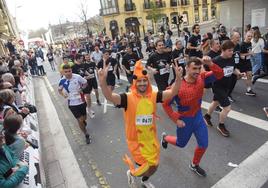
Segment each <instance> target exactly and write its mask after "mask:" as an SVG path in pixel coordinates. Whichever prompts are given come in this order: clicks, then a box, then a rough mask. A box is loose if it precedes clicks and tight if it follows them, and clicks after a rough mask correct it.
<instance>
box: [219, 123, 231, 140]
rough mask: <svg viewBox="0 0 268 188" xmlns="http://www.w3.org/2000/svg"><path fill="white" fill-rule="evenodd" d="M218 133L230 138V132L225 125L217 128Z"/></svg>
mask: <svg viewBox="0 0 268 188" xmlns="http://www.w3.org/2000/svg"><path fill="white" fill-rule="evenodd" d="M217 129H218V131H219V132H220V133H221V134H222V136H225V137H229V136H230V132H229V131H228V130H227V129H226V127H225V125H224V124H219V126H218V127H217Z"/></svg>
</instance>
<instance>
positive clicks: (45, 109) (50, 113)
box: [33, 78, 88, 188]
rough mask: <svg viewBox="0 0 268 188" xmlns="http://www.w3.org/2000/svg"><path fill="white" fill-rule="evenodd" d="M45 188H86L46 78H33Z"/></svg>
mask: <svg viewBox="0 0 268 188" xmlns="http://www.w3.org/2000/svg"><path fill="white" fill-rule="evenodd" d="M33 82H34V90H35V99H36V106H37V108H38V117H39V125H40V134H41V136H40V137H41V143H42V151H43V152H42V158H43V165H44V168H45V174H46V183H45V186H44V187H46V188H67V187H68V188H87V187H88V186H87V184H86V181H85V179H84V177H83V174H82V172H81V170H80V168H79V165H78V162H77V160H76V158H75V156H74V153H73V151H72V149H71V146H70V144H69V142H68V140H67V138H66V135H65V132H64V130H63V127H62V124H61V122H60V120H59V117H58V114H57V111H56V109H55V107H54V104H53V103H52V100H51V98H50V96H49V93H48V90H47V87H46V84H45V80H44V78H34V79H33Z"/></svg>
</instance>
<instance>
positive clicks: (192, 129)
mask: <svg viewBox="0 0 268 188" xmlns="http://www.w3.org/2000/svg"><path fill="white" fill-rule="evenodd" d="M202 64H204V65H207V66H209V68H210V70H211V71H210V72H201V66H202ZM185 68H186V75H185V76H184V77H183V80H182V82H181V86H180V89H179V92H178V95H177V96H175V97H173V98H172V99H170V100H165V101H164V102H163V108H164V110H165V112H166V113H167V114H168V116H169V117H170V118H171V119H172V120H173V121H174V123H176V125H177V136H170V135H167V134H166V133H162V140H161V144H162V147H163V148H165V149H166V148H167V146H168V143H170V144H172V145H175V146H178V147H185V146H186V145H187V143H188V141H189V139H190V138H191V136H192V134H193V133H194V135H195V137H196V140H197V147H196V149H195V152H194V157H193V160H192V162H191V164H190V166H189V168H190V169H191V170H193V171H194V172H196V173H197V174H198V175H200V176H204V177H205V176H206V172H205V170H203V169H202V168H201V167H200V166H199V163H200V160H201V158H202V156H203V154H204V153H205V151H206V148H207V147H208V131H207V127H206V123H205V121H204V119H203V116H202V112H201V101H202V96H203V90H204V86H205V85H206V84H208V83H211V82H214V81H216V80H217V79H220V78H222V77H223V70H222V69H221V68H220V67H219V66H218V65H216V64H214V63H213V62H212V60H211V58H210V57H208V56H205V57H203V59H199V58H190V60H189V61H188V62H187V64H186V67H185ZM174 103H176V107H177V108H176V110H173V109H172V104H174Z"/></svg>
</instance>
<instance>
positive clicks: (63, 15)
mask: <svg viewBox="0 0 268 188" xmlns="http://www.w3.org/2000/svg"><path fill="white" fill-rule="evenodd" d="M6 3H7V6H8V8H9V11H10V13H11V14H12V15H13V16H14V17H16V20H17V24H18V27H19V28H20V29H22V30H36V29H38V28H41V27H44V28H47V27H48V24H49V23H51V24H59V22H61V23H64V22H66V20H68V21H80V18H79V16H81V8H79V7H80V6H81V3H82V4H84V5H87V7H88V9H87V10H88V17H92V16H94V15H97V14H99V9H100V1H99V0H6Z"/></svg>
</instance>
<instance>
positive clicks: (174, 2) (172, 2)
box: [170, 0, 179, 7]
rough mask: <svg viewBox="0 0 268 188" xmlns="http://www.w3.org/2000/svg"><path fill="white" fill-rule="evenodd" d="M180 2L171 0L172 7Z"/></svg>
mask: <svg viewBox="0 0 268 188" xmlns="http://www.w3.org/2000/svg"><path fill="white" fill-rule="evenodd" d="M178 4H179V1H178V0H170V6H171V7H176V6H178Z"/></svg>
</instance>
